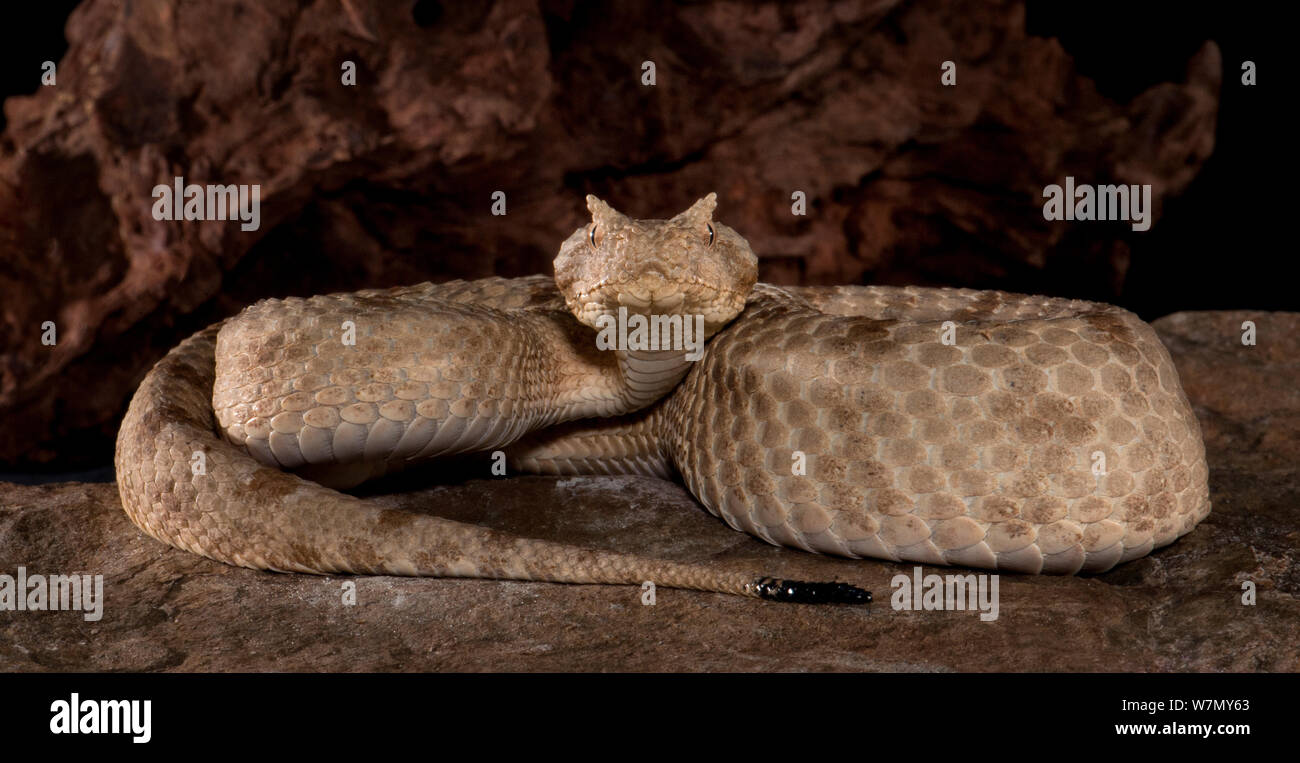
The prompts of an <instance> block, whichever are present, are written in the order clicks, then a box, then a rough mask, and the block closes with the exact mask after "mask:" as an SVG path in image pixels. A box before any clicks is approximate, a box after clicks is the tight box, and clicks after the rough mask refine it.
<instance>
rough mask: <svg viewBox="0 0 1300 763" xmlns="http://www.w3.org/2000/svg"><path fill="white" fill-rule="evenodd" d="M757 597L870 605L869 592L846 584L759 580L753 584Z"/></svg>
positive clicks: (809, 602) (803, 602)
mask: <svg viewBox="0 0 1300 763" xmlns="http://www.w3.org/2000/svg"><path fill="white" fill-rule="evenodd" d="M754 586H755V588H757V589H758V597H759V598H760V599H767V600H768V601H790V602H794V603H796V604H870V603H871V592H870V591H865V590H863V589H861V588H858V587H857V586H852V585H849V584H848V583H805V582H803V581H800V580H778V579H776V578H760V579H759V580H758V581H757V582H756V583H754Z"/></svg>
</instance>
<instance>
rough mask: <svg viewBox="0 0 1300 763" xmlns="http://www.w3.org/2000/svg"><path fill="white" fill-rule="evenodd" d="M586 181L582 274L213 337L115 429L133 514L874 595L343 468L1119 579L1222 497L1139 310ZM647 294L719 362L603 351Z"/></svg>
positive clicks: (389, 547)
mask: <svg viewBox="0 0 1300 763" xmlns="http://www.w3.org/2000/svg"><path fill="white" fill-rule="evenodd" d="M587 203H588V208H589V210H590V211H591V213H592V221H591V223H590V224H588V225H586V226H584V227H582V228H579V229H578V230H576V231H575V232H574V233H573V235H572V236H571V237H570V238H569V239H568V240H566V241H565V242H564V244H563V245H562V247H561V249H560V252H559V255H558V256H557V258H556V260H555V277H554V279H551V278H547V277H544V276H532V277H527V278H516V279H502V278H490V279H484V280H478V281H471V282H465V281H456V282H451V283H444V284H430V283H424V284H420V285H417V286H409V287H400V288H395V289H387V290H368V291H360V292H355V293H351V294H336V295H328V296H317V297H311V298H307V299H302V298H290V299H271V300H265V301H262V302H259V303H257V304H254V305H252V306H250V307H248V308H246V309H245V310H244V311H243V312H242V313H240V314H239V315H236V316H234V317H232V318H229V319H227V320H225V321H223V322H222V323H219V324H217V325H214V326H211V327H209V328H207V329H205V330H203V331H200V332H199V333H197V334H195V335H194V336H192V337H190V338H189V339H187V340H186V341H184V342H183V343H182V344H180V345H179V346H178V347H176V348H175V349H174V350H172V351H171V352H170V353H169V354H168V355H167V356H166V357H164V358H163V359H162V360H161V361H160V362H159V363H158V364H157V365H156V366H155V367H154V368H153V369H152V370H151V371H150V372H149V373H148V375H147V376H146V377H145V379H144V381H143V382H142V383H141V385H140V387H139V389H138V391H137V392H136V394H135V396H134V398H133V399H132V401H131V404H130V407H129V410H128V412H127V414H126V417H125V419H124V420H123V422H122V426H121V429H120V432H119V435H118V440H117V450H116V461H115V463H116V468H117V474H118V484H119V490H120V494H121V498H122V503H123V506H124V507H125V509H126V512H127V514H128V515H129V517H130V518H131V520H132V521H133V522H134V523H135V524H136V525H138V526H139V527H140V528H141V529H142V530H143V531H144V532H146V533H148V534H149V535H151V536H153V537H154V538H157V539H159V540H162V541H165V542H167V543H170V544H171V545H173V546H176V547H178V548H182V549H186V550H189V551H192V552H195V553H198V554H202V555H204V556H207V557H210V558H212V559H216V560H219V561H222V562H226V563H229V564H234V565H242V566H245V567H253V568H259V569H267V570H277V571H291V572H305V573H319V574H328V573H356V574H385V575H427V576H441V577H473V578H497V579H523V580H542V581H556V582H566V583H616V584H617V583H622V584H639V583H641V582H642V581H653V582H654V583H656V584H657V585H661V586H668V587H677V588H688V589H697V590H706V591H719V592H726V593H731V594H739V595H745V596H753V597H761V598H769V599H778V600H793V601H812V602H818V601H836V602H861V601H865V600H869V596H870V595H869V594H868V593H867V592H865V591H861V590H860V589H857V588H855V587H853V586H850V585H847V584H843V583H800V582H794V581H787V580H784V579H781V578H779V577H776V576H771V575H765V574H761V573H760V572H759V571H735V570H731V569H723V568H720V567H718V566H715V565H708V564H683V563H675V562H668V561H662V560H656V559H650V558H644V557H640V556H636V555H631V554H623V553H615V552H609V551H596V550H589V549H584V548H579V547H575V546H571V545H566V544H562V543H553V542H545V541H541V540H535V539H528V538H521V537H516V536H512V535H508V534H505V533H502V532H498V531H494V530H492V529H488V528H483V527H479V526H476V525H470V524H465V523H460V522H454V521H451V520H447V519H442V518H439V517H436V516H431V515H425V514H415V513H409V512H403V511H399V510H394V509H385V508H380V507H376V506H374V505H372V504H371V503H368V502H367V501H365V500H363V499H361V498H358V497H355V496H353V495H349V494H348V493H346V492H340V491H341V490H342V489H346V488H349V487H352V486H355V485H357V484H359V483H361V482H363V481H365V480H367V479H371V478H373V477H376V476H379V475H382V474H386V473H389V472H393V471H397V470H400V469H404V468H409V467H411V466H412V465H415V464H418V463H420V462H421V461H424V460H426V459H430V458H435V457H438V456H445V455H449V454H454V453H462V452H467V451H481V450H494V449H503V450H505V451H507V452H508V455H509V459H510V463H511V465H512V468H514V469H516V470H523V471H528V472H535V473H543V474H580V473H599V474H653V475H659V476H665V477H668V476H670V475H672V474H673V473H674V472H675V473H677V474H679V475H680V476H681V478H682V480H683V481H684V482H685V484H686V486H687V487H688V488H689V489H690V491H691V492H692V493H693V494H694V495H695V497H696V498H697V499H698V500H699V501H700V503H701V504H703V505H704V507H705V508H706V509H708V511H710V512H711V513H713V514H714V515H716V516H718V517H720V518H721V519H722V520H724V521H725V522H726V523H727V524H728V525H730V526H731V527H733V528H735V529H737V530H741V531H744V532H746V533H750V534H751V535H754V536H757V537H759V538H761V539H763V540H765V541H768V542H769V543H774V544H778V545H782V546H788V547H792V548H799V549H803V550H805V551H812V552H819V553H824V554H834V555H838V556H844V557H854V558H863V557H869V558H875V559H884V560H893V561H910V562H918V563H925V564H942V565H961V566H967V567H976V568H985V569H990V570H1007V571H1014V572H1022V573H1063V574H1073V573H1079V572H1100V571H1104V570H1107V569H1110V568H1111V567H1113V566H1115V565H1117V564H1120V563H1122V562H1125V561H1128V560H1131V559H1134V558H1137V557H1140V556H1143V555H1145V554H1147V553H1148V552H1150V551H1151V550H1152V549H1155V548H1158V547H1160V546H1163V545H1166V544H1168V543H1171V542H1172V541H1174V540H1175V539H1176V538H1178V537H1179V536H1181V535H1183V534H1185V533H1187V532H1189V531H1190V530H1191V529H1192V528H1193V527H1194V526H1195V525H1196V523H1197V522H1199V521H1200V520H1202V519H1204V518H1205V516H1206V515H1207V514H1208V513H1209V510H1210V504H1209V494H1208V489H1207V477H1208V470H1207V467H1206V462H1205V451H1204V445H1203V443H1202V440H1201V434H1200V427H1199V424H1198V422H1197V421H1196V419H1195V417H1194V416H1193V414H1192V410H1191V407H1190V405H1189V403H1188V400H1187V397H1186V395H1185V394H1184V393H1183V390H1182V387H1181V385H1180V383H1179V380H1178V375H1177V373H1176V371H1175V369H1174V366H1173V363H1172V362H1171V360H1170V357H1169V354H1168V352H1167V351H1166V350H1165V348H1164V346H1163V345H1162V344H1161V343H1160V340H1159V339H1158V338H1157V336H1156V334H1155V332H1154V331H1153V329H1152V328H1151V327H1150V326H1148V325H1147V324H1146V323H1144V322H1142V321H1141V320H1140V319H1138V318H1137V317H1136V316H1135V315H1133V314H1132V313H1129V312H1127V311H1125V310H1123V309H1120V308H1118V307H1114V306H1111V305H1105V304H1098V303H1092V302H1084V301H1079V300H1068V299H1057V298H1048V297H1036V296H1024V295H1013V294H1008V293H1003V292H997V291H974V290H967V289H947V288H945V289H934V288H914V287H906V288H903V287H878V286H840V287H802V288H778V287H775V286H771V285H768V284H762V283H757V259H756V257H755V256H754V254H753V252H752V251H751V250H750V247H749V245H748V243H747V242H746V241H745V239H744V238H742V237H741V236H740V235H739V234H738V233H736V232H735V231H734V230H732V229H731V228H729V227H727V226H726V225H723V224H721V223H718V222H715V221H714V220H713V212H714V207H715V204H716V200H715V196H714V194H709V195H708V196H706V197H705V198H703V199H701V200H699V201H698V202H696V203H695V204H694V205H692V206H691V207H690V208H689V209H687V210H686V211H684V212H682V213H681V214H679V215H677V216H676V217H673V218H672V219H669V220H634V219H631V218H629V217H627V216H625V215H623V214H622V213H620V212H618V211H616V210H614V209H613V208H612V207H610V206H609V205H608V204H606V203H604V202H603V201H601V200H599V199H597V198H596V197H594V196H588V197H587ZM620 313H621V314H620ZM627 315H641V316H644V317H646V318H650V317H653V316H683V324H689V323H690V322H691V319H692V317H693V316H701V318H702V325H703V327H704V333H705V335H706V336H708V337H709V341H708V343H707V346H706V347H705V348H704V352H703V356H702V357H699V358H698V359H697V360H694V362H692V359H691V358H690V356H689V355H688V354H687V353H685V352H683V349H682V347H680V346H674V347H667V348H665V347H663V346H658V347H656V346H654V345H651V346H649V347H647V346H645V345H644V343H643V345H642V346H639V347H624V348H619V349H602V348H601V347H599V346H598V343H597V341H596V338H597V336H598V331H599V329H600V328H601V327H603V326H608V325H609V321H611V320H614V318H615V316H618V319H619V320H624V321H626V317H627ZM664 326H665V327H667V324H664ZM349 334H351V336H349ZM349 338H350V339H351V341H348V340H349ZM200 454H201V455H200ZM196 463H201V464H202V465H203V468H198V469H196V468H195V464H196Z"/></svg>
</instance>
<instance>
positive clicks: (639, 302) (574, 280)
mask: <svg viewBox="0 0 1300 763" xmlns="http://www.w3.org/2000/svg"><path fill="white" fill-rule="evenodd" d="M716 205H717V194H714V193H710V194H709V195H708V196H705V197H704V198H702V199H700V200H699V201H697V202H695V203H694V204H693V205H691V207H690V208H689V209H687V210H686V211H684V212H682V213H680V214H678V215H677V216H675V217H673V218H671V219H669V220H633V219H632V218H630V217H628V216H627V215H624V214H623V213H621V212H619V211H618V210H616V209H614V208H613V207H611V206H610V205H609V204H606V203H605V202H604V201H601V200H600V199H598V198H596V197H595V196H591V195H588V196H587V209H588V210H589V211H590V212H591V222H590V223H589V224H588V225H585V226H583V227H581V228H579V229H577V230H576V231H574V232H573V235H572V236H569V238H568V240H566V241H565V242H564V243H563V244H562V245H561V246H560V253H559V255H558V256H556V258H555V284H556V286H558V287H559V289H560V292H561V293H562V294H563V295H564V300H565V304H566V305H567V306H568V309H569V311H570V312H572V313H573V315H574V317H576V318H577V319H578V320H579V321H581V322H582V323H584V324H586V325H588V326H591V327H592V328H597V321H598V320H599V319H600V317H601V316H611V317H612V316H615V315H617V313H618V309H619V307H626V308H627V311H628V313H629V314H631V313H640V314H642V315H645V316H646V317H650V316H653V315H682V316H695V315H702V316H704V329H705V334H706V335H712V334H713V333H714V332H716V331H718V330H719V329H721V328H722V327H723V326H725V325H726V324H727V323H728V322H730V321H731V319H732V318H735V317H736V316H737V315H739V314H740V311H741V310H743V309H744V308H745V301H746V300H747V299H748V298H749V293H750V291H751V290H752V289H753V287H754V283H755V281H757V280H758V258H757V257H755V256H754V252H753V251H752V250H751V249H750V248H749V242H747V241H745V239H744V238H743V237H742V236H741V235H740V234H739V233H736V232H735V231H734V230H732V229H731V228H729V227H727V226H726V225H723V224H722V223H719V222H715V221H714V220H713V209H714V207H715V206H716Z"/></svg>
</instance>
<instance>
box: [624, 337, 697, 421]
mask: <svg viewBox="0 0 1300 763" xmlns="http://www.w3.org/2000/svg"><path fill="white" fill-rule="evenodd" d="M617 353H618V370H619V374H620V375H621V376H622V379H623V384H622V388H621V389H618V390H617V391H616V394H617V396H618V397H619V403H620V407H625V409H626V410H627V411H628V412H631V411H636V410H640V409H641V408H644V407H646V406H647V405H650V404H651V403H654V402H656V401H658V400H660V399H661V398H663V397H664V396H665V395H667V394H668V393H669V392H671V391H672V389H673V388H674V387H676V386H677V383H678V382H680V381H681V380H682V377H684V376H686V373H687V372H688V371H690V370H691V366H692V365H694V362H693V361H692V360H689V359H688V358H687V355H688V354H689V353H687V352H686V351H683V350H618V351H617Z"/></svg>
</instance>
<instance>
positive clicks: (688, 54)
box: [0, 0, 1221, 470]
mask: <svg viewBox="0 0 1300 763" xmlns="http://www.w3.org/2000/svg"><path fill="white" fill-rule="evenodd" d="M591 7H592V6H591V5H590V4H581V3H572V2H565V1H564V0H545V1H543V2H541V3H537V2H532V1H531V0H496V1H495V2H490V3H443V4H441V5H439V4H437V3H419V4H415V3H410V2H407V3H396V2H389V1H388V0H344V1H343V2H337V1H336V0H307V1H306V2H297V3H251V4H250V3H247V2H245V1H244V0H210V1H208V2H203V3H184V2H180V0H130V1H129V2H128V0H87V1H86V2H84V3H83V4H82V5H81V6H79V7H78V8H77V10H76V11H75V12H74V13H73V15H72V17H71V18H70V20H69V22H68V25H67V38H68V41H69V50H68V53H67V55H66V56H65V57H64V59H63V60H62V61H60V62H58V80H57V84H56V85H55V86H51V87H42V88H41V89H40V92H38V93H37V94H36V95H34V96H28V97H16V98H11V99H9V100H8V101H6V103H5V114H6V117H7V119H8V124H7V129H6V131H5V133H4V135H3V137H0V262H3V263H4V267H0V422H3V426H2V427H0V465H3V464H6V463H8V464H10V465H11V466H14V465H22V466H26V467H30V466H31V465H33V464H46V463H51V462H57V464H56V465H57V466H58V467H59V468H61V469H64V470H67V469H73V468H80V467H83V466H87V465H89V466H95V465H102V464H104V463H108V462H109V461H110V460H111V442H112V438H113V435H114V433H115V432H116V429H117V422H118V421H119V420H120V418H121V415H122V412H123V411H124V410H125V408H126V403H127V401H128V400H129V397H130V394H131V392H132V391H133V390H134V388H135V386H136V384H138V382H139V380H140V378H141V377H142V376H143V374H144V372H145V371H146V370H147V369H148V367H149V366H150V365H151V364H152V363H153V362H154V361H155V360H157V359H158V358H159V357H161V356H162V354H163V353H164V352H165V351H166V350H167V349H169V348H170V347H172V346H174V345H176V344H177V343H178V342H179V340H180V339H182V338H184V337H185V336H186V335H188V334H190V333H192V332H193V331H195V330H197V329H199V328H202V327H203V326H204V325H206V324H208V323H210V322H212V321H214V320H216V319H218V318H221V317H223V316H225V315H229V314H231V313H233V312H235V311H237V310H238V309H240V308H241V307H243V306H245V305H247V304H249V303H251V302H253V301H255V300H257V299H260V298H263V297H269V296H289V295H307V294H315V293H324V292H329V291H351V290H355V289H359V288H364V287H369V286H392V285H398V284H409V283H417V282H419V281H421V280H426V279H433V280H440V279H449V278H456V277H462V278H475V277H481V276H487V275H503V276H512V275H526V274H531V273H548V272H550V261H551V259H552V258H553V257H554V256H555V252H556V249H557V247H558V245H559V242H560V241H562V240H563V239H564V238H565V237H566V236H567V235H568V234H569V233H570V232H572V230H573V229H574V228H575V227H577V226H578V225H579V224H580V223H581V221H582V216H583V209H582V202H581V199H582V197H583V194H585V193H588V192H595V193H599V194H601V195H602V196H604V197H606V198H608V199H610V200H611V201H613V202H614V203H615V204H616V205H617V206H621V207H623V208H625V209H626V211H628V212H629V213H631V214H633V215H635V216H638V217H652V216H659V215H663V214H665V213H672V212H676V211H677V210H679V209H681V208H683V207H684V206H685V204H686V203H688V202H689V201H691V200H694V199H695V198H697V197H699V196H702V195H703V194H704V193H707V192H708V191H710V190H716V191H717V192H718V194H719V215H720V219H725V220H726V222H728V223H729V224H730V225H731V226H732V227H734V228H736V229H737V230H739V231H742V232H743V233H744V234H745V235H746V236H747V237H748V238H749V240H750V242H751V244H752V245H753V247H754V250H755V251H757V252H760V253H761V254H762V255H763V257H764V259H763V266H762V276H763V278H764V280H768V281H774V282H777V283H787V284H789V283H857V282H867V281H871V282H876V283H918V284H926V283H938V282H943V283H948V284H951V285H963V286H972V287H997V288H1002V289H1005V290H1009V291H1029V292H1035V293H1048V294H1054V293H1061V292H1063V291H1068V292H1069V295H1070V296H1076V297H1085V298H1087V297H1091V298H1098V299H1106V298H1110V297H1113V296H1114V295H1115V294H1116V293H1117V292H1118V289H1119V287H1120V284H1121V282H1122V278H1123V274H1124V272H1125V270H1126V268H1127V264H1128V252H1129V245H1128V243H1127V240H1129V238H1130V237H1131V236H1132V235H1134V234H1133V233H1132V231H1130V230H1129V228H1128V226H1125V225H1101V226H1095V227H1091V228H1088V229H1087V232H1086V233H1084V232H1082V230H1081V229H1080V228H1078V227H1077V226H1075V225H1073V224H1069V223H1049V222H1047V221H1045V220H1044V219H1043V215H1042V212H1041V204H1042V189H1043V187H1044V186H1045V185H1046V184H1049V183H1058V182H1061V181H1062V179H1063V178H1064V177H1066V176H1067V175H1073V176H1076V177H1079V178H1087V179H1089V180H1090V181H1091V182H1094V183H1103V182H1116V183H1150V184H1152V186H1153V199H1154V203H1155V207H1156V211H1157V213H1158V212H1159V208H1160V206H1161V204H1162V203H1163V201H1164V200H1165V199H1167V198H1168V197H1169V196H1170V195H1174V194H1178V193H1179V192H1180V191H1182V190H1183V189H1184V188H1185V187H1186V185H1187V184H1188V182H1190V180H1191V179H1192V178H1193V177H1194V176H1195V175H1196V173H1197V172H1198V170H1199V169H1200V167H1201V165H1202V163H1203V162H1204V160H1205V158H1206V157H1207V156H1208V155H1209V154H1210V152H1211V149H1212V147H1213V143H1214V130H1215V120H1216V115H1217V110H1218V103H1219V86H1220V78H1221V65H1220V61H1219V53H1218V49H1217V48H1216V47H1215V46H1214V44H1213V43H1207V44H1206V46H1205V47H1204V48H1202V50H1201V51H1200V52H1199V53H1197V54H1196V55H1195V56H1194V57H1192V58H1191V60H1190V62H1189V64H1188V67H1187V76H1186V81H1185V82H1184V83H1181V84H1175V83H1163V84H1158V85H1155V86H1153V87H1151V88H1149V89H1148V90H1146V91H1145V92H1143V93H1141V94H1139V95H1138V96H1137V97H1135V98H1134V99H1133V100H1132V101H1131V102H1129V103H1126V104H1124V103H1115V102H1113V101H1111V100H1109V99H1107V98H1105V97H1103V96H1102V95H1100V94H1099V93H1098V92H1097V90H1096V88H1095V87H1094V86H1093V83H1092V82H1091V81H1089V80H1088V79H1086V78H1084V77H1081V76H1080V75H1079V74H1078V73H1077V72H1076V71H1075V68H1074V65H1073V62H1072V60H1071V58H1070V56H1069V54H1068V52H1067V51H1065V50H1064V49H1062V47H1061V46H1060V44H1059V43H1058V42H1057V41H1056V40H1052V39H1043V38H1037V37H1033V36H1029V35H1027V34H1026V33H1025V10H1024V6H1023V3H1022V2H1020V0H996V1H992V0H918V1H916V2H901V1H900V0H833V1H829V2H828V0H793V1H791V2H784V1H783V2H768V3H760V4H758V5H749V4H736V3H730V2H702V3H690V4H685V5H674V6H670V7H665V6H663V4H661V3H658V2H654V1H653V0H633V1H632V2H625V3H619V4H618V14H601V13H595V12H592V11H591ZM413 9H414V12H413ZM421 9H423V10H421ZM232 20H233V21H232ZM947 60H952V61H954V62H955V64H956V65H957V67H958V69H957V85H956V86H954V87H944V86H942V85H941V84H940V82H939V75H940V65H941V63H942V62H944V61H947ZM346 61H351V62H354V63H355V64H356V67H357V84H356V86H355V87H347V86H344V85H342V84H341V82H340V79H341V75H342V67H343V65H344V62H346ZM643 61H652V62H654V63H655V65H656V71H655V73H656V83H655V85H654V86H653V87H648V86H645V85H643V84H642V83H641V76H642V64H643ZM177 176H180V177H184V178H185V179H186V180H185V182H187V183H188V182H194V183H221V184H225V183H241V184H258V185H259V186H260V189H261V203H262V207H261V220H260V227H259V228H258V230H256V231H248V232H244V231H241V230H240V226H239V225H238V224H237V223H230V222H220V221H208V222H190V223H185V224H179V223H173V222H169V221H158V220H155V219H153V217H152V214H151V212H152V207H153V196H152V189H153V188H154V186H156V185H159V184H164V185H170V184H171V183H172V182H173V179H174V178H175V177H177ZM497 190H501V191H503V192H505V193H506V196H507V202H508V203H507V214H506V215H505V216H504V217H495V216H493V215H492V214H491V212H490V209H491V196H492V194H493V192H494V191H497ZM795 191H802V192H803V193H805V194H806V197H807V205H808V209H807V212H808V213H807V215H806V216H802V217H798V216H794V215H793V214H791V203H792V202H791V196H792V194H793V193H794V192H795ZM46 321H52V322H53V323H54V324H55V325H56V327H57V338H58V342H57V344H55V345H53V346H49V345H45V344H42V343H41V341H40V339H41V335H42V332H43V324H44V323H45V322H46Z"/></svg>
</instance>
